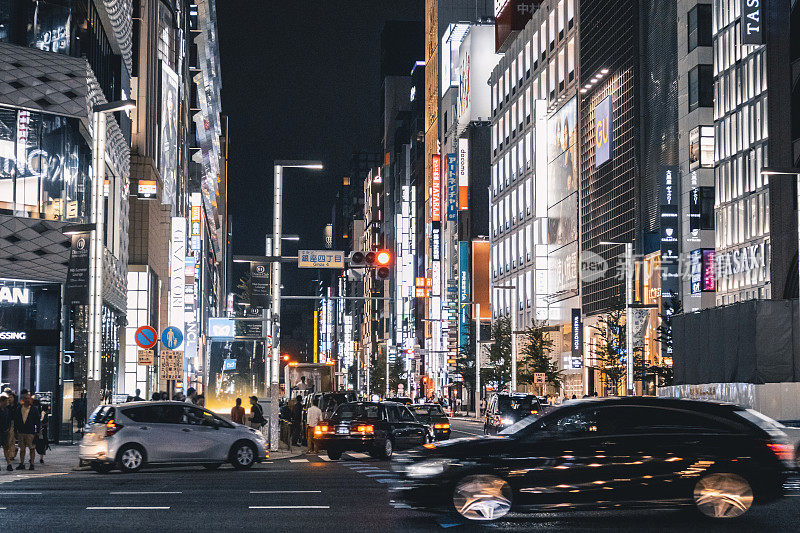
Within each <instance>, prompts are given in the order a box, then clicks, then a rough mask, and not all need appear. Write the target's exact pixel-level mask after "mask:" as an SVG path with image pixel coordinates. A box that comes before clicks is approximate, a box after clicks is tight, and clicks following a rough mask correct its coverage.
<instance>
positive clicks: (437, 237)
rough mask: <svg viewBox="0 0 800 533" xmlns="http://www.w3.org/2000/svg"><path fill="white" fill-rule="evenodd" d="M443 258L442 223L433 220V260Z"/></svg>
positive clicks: (437, 260)
mask: <svg viewBox="0 0 800 533" xmlns="http://www.w3.org/2000/svg"><path fill="white" fill-rule="evenodd" d="M441 260H442V223H441V222H436V221H434V222H431V261H435V262H439V261H441Z"/></svg>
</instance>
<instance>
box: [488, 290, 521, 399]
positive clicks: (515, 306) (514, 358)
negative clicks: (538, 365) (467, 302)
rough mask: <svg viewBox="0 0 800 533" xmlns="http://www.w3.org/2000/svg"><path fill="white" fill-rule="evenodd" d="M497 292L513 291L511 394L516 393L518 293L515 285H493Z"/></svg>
mask: <svg viewBox="0 0 800 533" xmlns="http://www.w3.org/2000/svg"><path fill="white" fill-rule="evenodd" d="M492 288H494V289H498V290H504V291H513V292H512V293H511V294H512V296H514V304H513V306H512V308H511V392H517V313H518V312H519V309H518V307H519V304H518V303H517V302H518V300H519V293H518V292H517V286H516V285H495V286H494V287H492Z"/></svg>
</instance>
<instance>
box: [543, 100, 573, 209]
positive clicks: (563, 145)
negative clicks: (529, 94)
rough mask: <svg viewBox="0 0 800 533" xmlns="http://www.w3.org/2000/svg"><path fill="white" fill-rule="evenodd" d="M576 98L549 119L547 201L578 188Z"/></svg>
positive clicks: (555, 201)
mask: <svg viewBox="0 0 800 533" xmlns="http://www.w3.org/2000/svg"><path fill="white" fill-rule="evenodd" d="M577 109H578V107H577V103H576V99H575V98H573V99H571V100H570V101H569V102H567V103H566V104H564V105H563V106H561V109H559V110H558V111H556V113H555V114H554V115H553V116H552V117H551V118H550V119H548V121H547V132H548V135H547V162H548V165H547V174H548V182H549V183H548V187H547V189H548V190H547V205H548V206H551V205H553V204H556V203H558V202H560V201H561V200H562V199H563V198H565V197H567V196H569V195H570V194H572V193H574V192H576V191H577V190H578V151H577V143H576V141H577V138H578V133H577V131H578V130H577V128H576V124H577V122H578V118H577V117H578V112H577Z"/></svg>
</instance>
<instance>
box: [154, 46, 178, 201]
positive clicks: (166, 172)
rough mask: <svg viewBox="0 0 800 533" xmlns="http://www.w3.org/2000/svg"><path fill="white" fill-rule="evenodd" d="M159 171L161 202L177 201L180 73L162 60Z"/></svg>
mask: <svg viewBox="0 0 800 533" xmlns="http://www.w3.org/2000/svg"><path fill="white" fill-rule="evenodd" d="M158 171H159V173H160V174H161V181H162V183H163V184H164V187H163V191H162V193H161V203H162V204H165V205H166V204H169V205H173V204H174V203H175V187H176V179H177V178H176V175H177V172H178V75H177V74H175V71H173V70H172V69H171V68H169V66H168V65H167V64H166V63H165V62H163V61H162V62H161V153H160V154H159V158H158Z"/></svg>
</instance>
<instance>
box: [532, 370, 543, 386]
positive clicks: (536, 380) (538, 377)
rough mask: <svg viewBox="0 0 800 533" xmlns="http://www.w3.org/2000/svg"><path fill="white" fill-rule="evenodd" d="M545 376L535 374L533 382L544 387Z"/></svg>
mask: <svg viewBox="0 0 800 533" xmlns="http://www.w3.org/2000/svg"><path fill="white" fill-rule="evenodd" d="M544 379H545V374H544V372H534V373H533V382H534V383H536V384H538V385H544Z"/></svg>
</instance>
